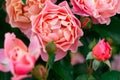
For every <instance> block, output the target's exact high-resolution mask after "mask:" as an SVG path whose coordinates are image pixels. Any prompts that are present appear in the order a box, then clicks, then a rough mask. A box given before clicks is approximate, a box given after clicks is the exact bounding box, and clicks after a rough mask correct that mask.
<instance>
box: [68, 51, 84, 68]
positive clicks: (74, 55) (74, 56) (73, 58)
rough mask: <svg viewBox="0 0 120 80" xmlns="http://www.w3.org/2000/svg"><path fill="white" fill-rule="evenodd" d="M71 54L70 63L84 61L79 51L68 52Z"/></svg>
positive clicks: (74, 63)
mask: <svg viewBox="0 0 120 80" xmlns="http://www.w3.org/2000/svg"><path fill="white" fill-rule="evenodd" d="M70 55H71V64H72V65H73V66H74V65H76V64H78V63H83V62H84V61H85V59H84V57H83V55H82V54H80V53H70Z"/></svg>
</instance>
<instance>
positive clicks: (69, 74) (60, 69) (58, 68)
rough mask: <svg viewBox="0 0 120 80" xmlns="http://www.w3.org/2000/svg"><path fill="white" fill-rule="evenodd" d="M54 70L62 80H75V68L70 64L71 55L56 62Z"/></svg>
mask: <svg viewBox="0 0 120 80" xmlns="http://www.w3.org/2000/svg"><path fill="white" fill-rule="evenodd" d="M53 70H54V71H55V72H56V73H57V74H58V75H59V76H60V77H61V78H62V79H60V80H73V68H72V66H71V64H70V59H69V55H67V56H66V57H65V58H64V59H62V60H60V61H58V62H56V63H55V64H54V66H53Z"/></svg>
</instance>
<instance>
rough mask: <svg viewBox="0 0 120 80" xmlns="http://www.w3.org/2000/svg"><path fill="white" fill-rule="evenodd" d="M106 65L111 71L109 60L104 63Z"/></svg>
mask: <svg viewBox="0 0 120 80" xmlns="http://www.w3.org/2000/svg"><path fill="white" fill-rule="evenodd" d="M104 63H105V64H107V66H108V67H109V68H110V69H111V65H110V61H109V60H106V61H104Z"/></svg>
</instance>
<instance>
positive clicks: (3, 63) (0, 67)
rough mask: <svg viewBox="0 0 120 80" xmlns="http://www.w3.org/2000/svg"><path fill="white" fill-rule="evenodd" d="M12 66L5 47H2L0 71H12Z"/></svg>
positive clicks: (0, 50)
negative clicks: (6, 55)
mask: <svg viewBox="0 0 120 80" xmlns="http://www.w3.org/2000/svg"><path fill="white" fill-rule="evenodd" d="M10 69H11V66H10V64H9V61H8V60H7V58H6V57H5V53H4V49H0V71H3V72H8V71H10Z"/></svg>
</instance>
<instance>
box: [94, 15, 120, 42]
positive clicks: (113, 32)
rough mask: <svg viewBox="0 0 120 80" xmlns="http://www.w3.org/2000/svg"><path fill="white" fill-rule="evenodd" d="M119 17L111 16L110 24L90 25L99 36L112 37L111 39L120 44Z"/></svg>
mask: <svg viewBox="0 0 120 80" xmlns="http://www.w3.org/2000/svg"><path fill="white" fill-rule="evenodd" d="M119 25H120V19H119V18H118V17H112V18H111V24H110V25H108V26H106V25H94V26H93V27H92V29H93V30H95V31H96V32H97V33H99V34H100V35H101V37H106V38H108V37H109V38H112V40H113V41H114V42H115V43H117V44H120V26H119Z"/></svg>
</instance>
